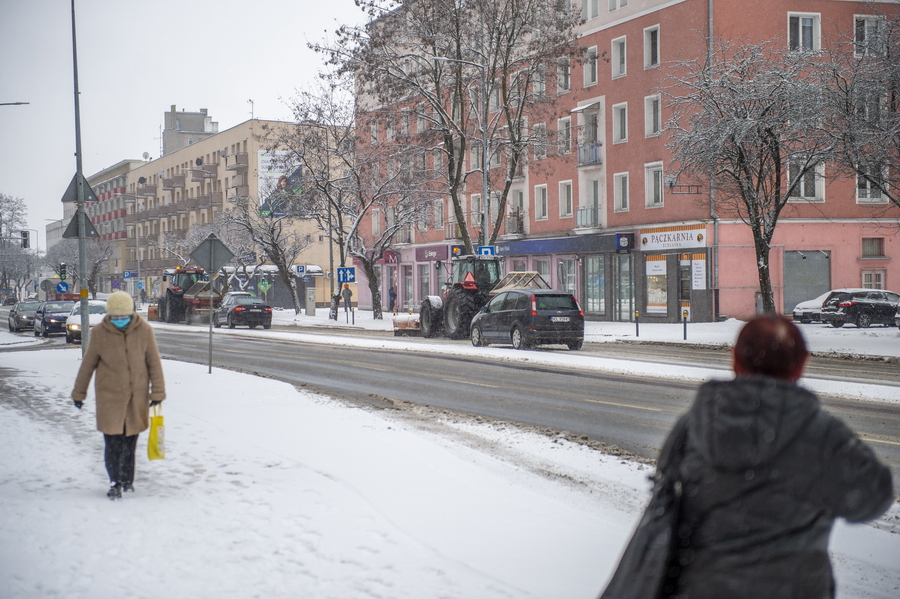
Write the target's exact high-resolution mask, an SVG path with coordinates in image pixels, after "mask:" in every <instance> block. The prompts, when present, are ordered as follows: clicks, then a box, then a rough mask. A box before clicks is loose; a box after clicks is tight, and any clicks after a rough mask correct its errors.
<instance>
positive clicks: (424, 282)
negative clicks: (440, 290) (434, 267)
mask: <svg viewBox="0 0 900 599" xmlns="http://www.w3.org/2000/svg"><path fill="white" fill-rule="evenodd" d="M430 294H431V263H430V262H429V263H428V264H420V265H419V300H420V301H421V300H423V299H425V297H426V296H428V295H430Z"/></svg>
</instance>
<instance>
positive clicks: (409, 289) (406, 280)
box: [402, 265, 413, 309]
mask: <svg viewBox="0 0 900 599" xmlns="http://www.w3.org/2000/svg"><path fill="white" fill-rule="evenodd" d="M402 301H403V307H404V309H408V308H411V307H412V305H413V270H412V266H408V265H405V266H403V299H402Z"/></svg>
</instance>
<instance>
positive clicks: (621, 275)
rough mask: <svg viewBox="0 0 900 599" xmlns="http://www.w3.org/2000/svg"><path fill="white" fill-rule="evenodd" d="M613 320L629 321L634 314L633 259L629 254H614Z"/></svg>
mask: <svg viewBox="0 0 900 599" xmlns="http://www.w3.org/2000/svg"><path fill="white" fill-rule="evenodd" d="M613 264H614V265H615V271H616V272H615V281H616V284H615V285H614V287H613V294H614V295H615V297H614V299H613V306H614V308H613V320H615V321H619V322H630V321H631V320H632V316H633V315H634V261H633V260H632V257H631V254H615V258H614V260H613Z"/></svg>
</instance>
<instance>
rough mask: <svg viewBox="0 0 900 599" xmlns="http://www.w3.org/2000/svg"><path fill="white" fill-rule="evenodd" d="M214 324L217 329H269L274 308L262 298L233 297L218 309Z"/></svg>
mask: <svg viewBox="0 0 900 599" xmlns="http://www.w3.org/2000/svg"><path fill="white" fill-rule="evenodd" d="M213 322H214V323H215V325H216V328H218V327H220V326H222V325H227V326H228V328H229V329H233V328H234V327H236V326H238V325H241V326H245V325H246V326H248V327H250V328H251V329H253V328H256V327H257V326H259V325H262V328H264V329H268V328H271V326H272V307H271V306H269V305H268V304H266V302H265V300H264V299H262V298H261V297H251V296H249V295H233V296H231V297H229V298H227V299H225V300H224V301H223V302H222V303H221V304H220V305H219V307H218V308H217V309H216V311H215V316H214V317H213Z"/></svg>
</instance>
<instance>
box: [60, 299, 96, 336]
mask: <svg viewBox="0 0 900 599" xmlns="http://www.w3.org/2000/svg"><path fill="white" fill-rule="evenodd" d="M104 316H106V302H105V301H103V300H88V319H89V322H90V326H91V328H94V327H95V326H97V325H98V324H100V323H101V322H103V317H104ZM76 340H78V341H81V302H75V305H74V306H72V310H71V311H69V317H68V318H66V343H75V341H76Z"/></svg>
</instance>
